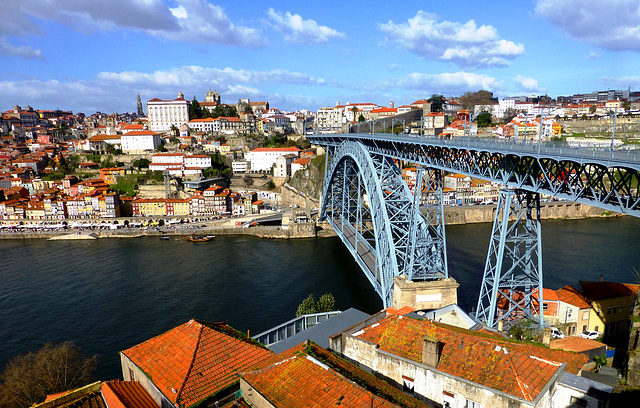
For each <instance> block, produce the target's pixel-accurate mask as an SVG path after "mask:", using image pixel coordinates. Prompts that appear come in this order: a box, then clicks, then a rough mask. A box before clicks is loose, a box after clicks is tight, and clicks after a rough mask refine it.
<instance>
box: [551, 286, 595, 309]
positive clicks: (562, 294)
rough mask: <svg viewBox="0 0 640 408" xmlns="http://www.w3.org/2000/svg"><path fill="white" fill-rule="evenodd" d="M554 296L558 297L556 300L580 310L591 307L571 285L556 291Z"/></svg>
mask: <svg viewBox="0 0 640 408" xmlns="http://www.w3.org/2000/svg"><path fill="white" fill-rule="evenodd" d="M556 294H557V295H558V300H560V301H562V302H564V303H568V304H570V305H573V306H576V307H578V308H580V309H588V308H590V307H591V304H590V303H589V301H588V300H587V299H586V298H585V297H584V296H583V295H582V293H580V291H579V290H578V289H576V288H574V287H573V286H571V285H567V286H565V287H563V288H560V289H558V290H556Z"/></svg>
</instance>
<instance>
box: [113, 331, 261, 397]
mask: <svg viewBox="0 0 640 408" xmlns="http://www.w3.org/2000/svg"><path fill="white" fill-rule="evenodd" d="M272 355H273V353H272V352H271V351H269V350H268V349H266V348H264V346H262V345H260V344H259V343H257V342H255V341H253V340H251V339H250V338H248V337H247V336H246V335H245V334H243V333H240V332H237V331H235V330H234V329H232V328H231V327H229V326H228V325H226V324H224V323H207V322H202V321H198V320H193V319H192V320H189V321H188V322H186V323H184V324H182V325H180V326H178V327H176V328H173V329H171V330H169V331H168V332H166V333H163V334H160V335H158V336H156V337H154V338H151V339H149V340H147V341H145V342H143V343H140V344H138V345H136V346H133V347H131V348H129V349H127V350H124V351H122V352H121V353H120V362H121V366H122V376H123V378H124V379H125V381H138V382H140V384H141V385H142V387H143V388H144V389H145V390H146V391H147V392H148V393H149V395H151V397H152V398H153V400H154V401H155V402H156V404H157V405H158V406H159V407H162V408H169V407H180V408H187V407H191V406H193V405H194V404H199V403H204V404H205V405H202V406H213V405H214V404H216V402H217V401H219V400H221V399H223V398H225V397H228V396H230V395H233V394H234V393H235V392H236V391H237V390H238V389H239V378H238V376H237V373H239V372H243V371H247V370H249V369H251V368H253V367H254V366H255V365H256V364H258V363H260V362H261V361H264V360H265V359H267V358H269V357H271V356H272ZM216 406H217V405H216Z"/></svg>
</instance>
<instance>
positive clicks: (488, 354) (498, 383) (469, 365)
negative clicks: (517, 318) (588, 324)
mask: <svg viewBox="0 0 640 408" xmlns="http://www.w3.org/2000/svg"><path fill="white" fill-rule="evenodd" d="M378 323H379V324H377V325H375V327H374V326H373V325H372V326H369V327H367V328H365V329H364V333H362V334H360V335H359V336H358V337H359V338H361V339H363V340H366V341H370V342H372V343H374V344H377V345H379V347H380V349H381V350H385V351H388V352H390V353H393V354H395V355H398V356H400V357H404V358H408V359H410V360H413V361H416V362H419V363H421V362H422V342H423V340H422V337H423V336H425V335H427V336H430V337H432V338H435V339H437V340H438V341H439V342H441V343H442V344H443V348H442V354H441V357H440V361H439V364H438V366H437V369H438V370H440V371H443V372H446V373H449V374H452V375H455V376H458V377H461V378H464V379H466V380H469V381H473V382H475V383H478V384H482V385H484V386H487V387H490V388H493V389H497V390H500V391H502V392H506V393H508V394H511V395H514V396H516V397H518V398H523V399H525V400H527V401H532V400H534V399H535V398H536V397H537V396H538V394H540V393H541V392H542V391H543V389H544V387H545V386H546V385H547V383H548V382H549V381H550V380H551V379H552V378H553V376H554V375H555V374H556V373H557V372H558V369H559V367H560V366H561V365H562V363H567V367H566V371H567V372H569V373H573V374H577V373H578V372H579V371H580V369H582V366H583V365H584V364H585V363H586V362H587V361H588V357H587V356H585V355H579V354H573V353H567V352H564V351H559V350H550V349H548V348H545V347H541V346H536V345H533V344H528V343H519V342H514V341H509V340H506V339H503V338H502V337H499V336H496V335H487V334H479V333H477V332H473V331H470V330H464V329H459V328H455V327H452V326H448V325H444V324H437V323H434V322H432V321H429V320H416V319H411V318H407V317H402V316H397V315H392V316H388V317H386V318H384V319H383V320H381V321H379V322H378Z"/></svg>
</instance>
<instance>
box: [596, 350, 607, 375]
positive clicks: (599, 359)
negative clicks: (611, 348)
mask: <svg viewBox="0 0 640 408" xmlns="http://www.w3.org/2000/svg"><path fill="white" fill-rule="evenodd" d="M593 361H595V363H596V368H595V369H594V370H593V371H594V372H596V373H597V372H599V371H600V367H605V366H606V365H607V355H606V354H603V355H601V356H593Z"/></svg>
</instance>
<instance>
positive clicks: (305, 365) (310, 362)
mask: <svg viewBox="0 0 640 408" xmlns="http://www.w3.org/2000/svg"><path fill="white" fill-rule="evenodd" d="M321 364H322V363H320V362H319V361H318V360H316V359H314V358H313V357H310V356H307V355H304V354H302V355H300V354H298V355H294V356H293V357H290V358H287V359H285V360H283V361H281V362H280V363H279V364H274V365H271V366H268V367H267V368H264V369H263V370H260V371H258V372H253V373H245V374H244V375H243V378H244V379H245V381H247V382H248V383H249V384H250V385H251V386H252V387H253V388H255V389H256V390H257V391H258V392H259V393H260V394H261V395H263V396H264V397H265V398H266V399H268V400H269V401H270V402H271V403H272V404H273V405H275V406H277V407H281V408H287V407H291V408H297V407H309V408H312V407H318V408H325V407H331V406H337V405H343V406H346V407H363V408H364V407H371V406H374V404H373V402H376V404H375V406H379V407H397V405H395V404H392V403H390V402H388V401H385V400H383V399H381V398H379V397H376V396H375V395H373V394H372V393H370V392H369V391H367V390H365V389H364V388H362V387H360V386H359V385H357V384H355V383H353V382H351V381H349V380H347V379H346V378H344V377H343V376H341V375H340V374H338V373H336V372H335V371H333V370H329V369H327V368H326V366H323V365H321Z"/></svg>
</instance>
